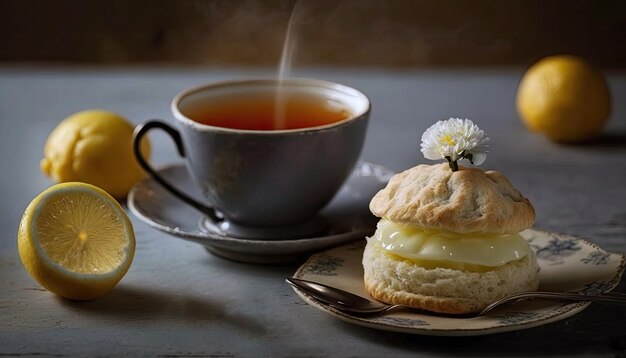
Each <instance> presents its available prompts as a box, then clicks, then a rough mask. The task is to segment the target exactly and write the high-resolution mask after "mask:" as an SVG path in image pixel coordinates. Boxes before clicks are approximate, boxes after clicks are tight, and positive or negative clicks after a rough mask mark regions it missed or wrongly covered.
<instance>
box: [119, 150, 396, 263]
mask: <svg viewBox="0 0 626 358" xmlns="http://www.w3.org/2000/svg"><path fill="white" fill-rule="evenodd" d="M159 174H161V175H163V176H164V178H165V179H169V180H170V182H172V183H176V184H177V186H178V187H180V188H182V189H183V190H184V191H185V192H187V193H188V194H189V195H191V196H193V197H195V198H197V199H198V200H202V195H201V193H200V192H199V190H198V189H197V188H196V186H195V185H194V183H193V182H192V180H191V178H190V177H189V175H188V173H187V170H186V168H185V167H184V165H182V164H181V165H176V166H170V167H166V168H163V169H161V170H159ZM393 174H394V173H393V172H392V171H391V170H389V169H387V168H384V167H382V166H379V165H376V164H372V163H367V162H361V163H359V164H358V165H357V167H356V168H355V170H354V172H353V173H352V175H351V176H350V178H348V180H347V181H346V183H345V184H344V185H343V187H342V188H341V190H340V191H339V193H337V195H336V196H335V198H334V199H333V200H332V201H331V202H330V203H329V204H328V205H327V206H326V208H324V209H323V210H322V211H321V212H320V215H319V216H320V217H319V218H318V219H319V220H324V221H326V222H327V223H328V229H327V230H325V232H324V233H322V234H319V235H317V236H314V237H308V238H294V239H290V238H289V237H288V235H284V236H283V237H285V239H281V240H266V239H251V238H245V239H244V238H238V237H232V236H228V235H220V234H217V233H215V232H211V230H207V229H206V223H205V220H204V219H205V218H204V217H203V216H202V214H200V213H199V212H198V211H196V210H195V209H194V208H192V207H190V206H188V205H187V204H185V203H183V202H182V201H180V200H179V199H177V198H176V197H175V196H173V195H171V194H170V193H169V192H167V191H165V190H164V189H163V188H162V187H161V186H159V184H157V183H156V182H155V181H154V180H153V179H151V178H147V179H145V180H143V181H141V182H139V183H137V184H135V186H134V187H133V188H132V189H131V190H130V192H129V194H128V207H129V209H130V211H131V212H132V213H133V214H135V215H136V216H137V217H138V218H139V219H140V220H142V221H143V222H145V223H147V224H148V225H150V226H152V227H155V228H157V229H159V230H161V231H164V232H167V233H169V234H172V235H174V236H177V237H180V238H182V239H185V240H189V241H193V242H196V243H199V244H201V245H204V246H205V247H206V248H207V250H209V251H210V252H211V253H213V254H216V255H218V256H221V257H224V258H227V259H230V260H235V261H242V262H250V263H277V262H286V261H292V260H294V259H296V258H297V257H298V256H300V255H302V254H305V253H309V252H313V251H318V250H321V249H325V248H328V247H331V246H335V245H338V244H341V243H344V242H347V241H351V240H355V239H358V238H362V237H365V236H367V235H370V234H372V233H373V231H374V228H375V224H376V221H377V219H376V218H375V217H374V216H372V214H371V213H370V212H369V209H368V205H369V201H370V200H371V198H372V196H374V194H375V193H376V192H377V191H378V190H380V189H381V188H382V187H384V186H385V185H386V183H387V181H389V179H390V178H391V176H392V175H393Z"/></svg>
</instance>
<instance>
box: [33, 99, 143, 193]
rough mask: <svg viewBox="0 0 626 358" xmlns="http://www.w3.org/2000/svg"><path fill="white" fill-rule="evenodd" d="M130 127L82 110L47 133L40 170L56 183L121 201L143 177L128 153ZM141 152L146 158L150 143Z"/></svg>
mask: <svg viewBox="0 0 626 358" xmlns="http://www.w3.org/2000/svg"><path fill="white" fill-rule="evenodd" d="M133 130H134V127H133V126H132V125H131V124H130V123H129V122H128V120H126V119H125V118H124V117H122V116H120V115H118V114H116V113H113V112H109V111H105V110H86V111H81V112H78V113H75V114H72V115H71V116H69V117H67V118H66V119H64V120H63V121H61V123H59V125H58V126H57V127H56V128H55V129H54V130H53V131H52V133H50V136H49V137H48V140H47V141H46V145H45V147H44V158H43V159H42V160H41V162H40V168H41V170H42V171H43V172H44V173H45V174H46V175H48V176H49V177H51V178H53V179H54V180H55V181H56V182H71V181H72V182H73V181H77V182H84V183H89V184H92V185H95V186H97V187H100V188H102V189H104V190H105V191H106V192H108V193H109V194H110V195H111V196H113V197H115V198H117V199H122V198H124V197H125V196H126V194H127V193H128V190H130V188H131V186H132V185H133V184H134V183H135V182H137V181H138V180H140V179H142V178H143V177H144V176H145V173H144V172H143V170H142V169H141V167H139V164H137V162H136V160H135V157H134V156H133V152H132V134H133ZM141 151H142V153H143V154H144V156H146V158H149V157H150V143H149V142H148V140H147V139H146V140H144V141H143V142H142V143H141Z"/></svg>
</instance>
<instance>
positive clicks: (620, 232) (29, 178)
mask: <svg viewBox="0 0 626 358" xmlns="http://www.w3.org/2000/svg"><path fill="white" fill-rule="evenodd" d="M249 75H255V76H258V75H261V76H263V75H265V76H271V75H272V72H271V71H261V70H259V71H253V70H250V69H248V70H244V71H236V70H232V69H231V70H224V71H221V70H218V69H215V68H208V69H206V70H198V69H195V70H189V71H187V70H173V69H159V68H153V69H137V70H134V69H119V70H114V69H109V70H99V69H77V70H76V69H69V68H65V69H63V68H62V69H33V68H27V69H19V68H2V69H0V153H2V154H1V155H0V168H2V169H1V175H0V194H1V200H0V227H1V228H2V235H0V292H2V295H1V296H0V322H2V324H0V356H22V355H25V356H29V355H38V356H74V355H83V356H93V355H115V356H162V357H205V356H206V357H239V356H381V355H382V356H403V355H405V356H415V355H420V356H455V355H460V356H470V355H481V356H511V355H513V356H533V357H535V356H554V355H559V356H569V355H582V356H625V355H626V328H624V327H625V326H624V322H626V320H625V319H626V309H624V307H619V306H609V305H601V304H593V305H592V306H591V307H590V308H588V309H587V310H585V311H584V312H582V313H580V314H578V315H576V316H574V317H571V318H570V319H567V320H564V321H561V322H557V323H553V324H549V325H546V326H543V327H539V328H535V329H529V330H524V331H518V332H512V333H505V334H499V335H494V336H485V337H474V338H434V337H420V336H412V335H404V334H395V333H390V332H382V331H375V330H370V329H366V328H361V327H355V326H352V325H349V324H346V323H343V322H340V321H338V320H336V319H334V318H331V317H329V316H327V315H324V314H322V313H320V312H319V311H317V310H315V309H313V308H311V307H308V306H306V305H305V304H304V303H303V302H302V301H300V299H298V298H297V297H296V295H295V294H294V293H293V292H292V290H291V289H290V288H289V287H288V286H287V285H286V284H285V283H284V278H285V277H286V276H289V275H291V274H292V273H293V272H294V271H295V270H296V268H297V266H298V263H294V264H287V265H277V266H255V265H247V264H239V263H234V262H230V261H226V260H223V259H220V258H217V257H215V256H212V255H209V254H208V253H207V252H206V251H205V250H204V249H203V248H202V247H200V246H198V245H195V244H192V243H188V242H185V241H182V240H178V239H176V238H174V237H170V236H168V235H166V234H163V233H161V232H158V231H156V230H154V229H152V228H150V227H148V226H147V225H145V224H144V223H142V222H140V221H139V220H137V219H136V218H134V217H132V219H133V223H134V225H135V230H136V234H137V252H136V257H135V261H134V263H133V266H132V267H131V269H130V271H129V272H128V274H127V275H126V277H125V278H124V279H123V280H122V281H121V282H120V284H119V285H118V286H117V287H116V288H115V289H114V290H113V291H112V292H111V293H110V294H109V295H107V296H105V297H103V298H102V299H99V300H96V301H93V302H86V303H79V302H71V301H67V300H63V299H59V298H57V297H55V296H53V295H52V294H50V293H48V292H46V291H44V290H42V289H41V288H40V286H39V285H38V284H36V283H35V282H34V281H33V280H31V278H30V277H29V276H28V275H27V273H26V272H25V270H24V269H23V268H22V266H21V263H20V261H19V258H18V255H17V249H16V244H15V237H16V231H17V225H18V222H19V219H20V217H21V214H22V211H23V209H24V208H25V207H26V205H27V204H28V202H29V201H30V200H31V199H32V198H33V197H34V196H35V195H36V194H37V193H39V192H40V191H41V190H43V189H44V188H46V187H47V186H48V185H50V182H49V181H48V180H47V179H46V178H45V177H44V176H43V175H42V174H41V173H40V172H39V169H38V162H39V159H40V157H41V153H42V147H43V143H44V141H45V139H46V137H47V135H48V133H49V132H50V131H51V130H52V128H53V127H54V126H55V125H56V123H57V122H58V121H59V120H60V119H62V118H64V117H65V116H67V115H68V114H70V113H72V112H74V111H77V110H81V109H86V108H106V109H110V110H114V111H117V112H120V113H122V114H123V115H125V116H127V117H129V118H131V119H132V120H133V121H134V122H140V121H143V120H146V119H150V118H164V119H167V120H171V119H172V116H171V114H170V113H169V101H170V99H171V97H172V96H173V95H175V94H176V93H177V92H178V91H180V90H181V89H183V88H185V87H189V86H192V85H196V84H201V83H204V82H208V81H215V80H219V79H231V78H235V77H244V76H249ZM297 75H301V76H311V77H319V78H325V79H330V80H335V81H339V82H343V83H346V84H348V85H352V86H354V87H357V88H359V89H361V90H363V91H364V92H365V93H366V94H367V95H368V96H369V97H370V98H371V100H372V102H373V116H372V122H371V126H370V128H369V132H368V137H367V142H366V147H365V150H364V152H363V158H364V159H365V160H368V161H372V162H375V163H379V164H383V165H386V166H388V167H390V168H392V169H394V170H402V169H404V168H407V167H409V166H412V165H414V164H416V163H419V162H424V160H423V159H422V157H421V154H420V153H419V150H418V147H419V139H420V135H421V133H422V131H423V130H424V129H425V128H426V127H427V126H429V125H430V124H431V123H432V122H434V121H435V120H437V119H442V118H447V117H449V116H462V117H469V118H471V119H473V120H475V121H476V122H477V123H478V124H479V125H480V126H481V127H482V128H483V129H484V130H485V131H486V132H487V133H488V135H489V136H490V137H491V138H492V140H491V153H490V154H489V157H488V159H487V162H486V163H485V165H484V167H486V168H490V169H497V170H500V171H502V172H504V173H505V174H506V175H507V176H508V177H509V178H510V179H511V180H512V182H513V183H514V184H515V185H516V186H517V187H518V188H519V189H520V190H521V191H522V192H523V193H525V194H526V196H528V197H529V198H530V199H531V201H532V202H533V204H534V205H535V208H536V210H537V217H538V218H537V225H536V226H537V227H539V228H543V229H547V230H553V231H558V232H565V233H569V234H574V235H578V236H582V237H586V238H588V239H590V240H592V241H594V242H596V243H598V244H599V245H601V246H602V247H604V248H605V249H607V250H611V251H621V252H625V251H626V189H625V188H624V184H625V183H626V179H625V178H626V103H625V101H624V100H625V99H626V76H625V75H623V74H612V75H609V83H610V86H611V90H612V94H613V99H614V111H613V114H612V118H611V122H610V124H609V126H608V127H607V131H606V135H605V136H604V137H603V138H601V139H599V140H598V141H596V142H593V143H591V144H587V145H583V146H561V145H556V144H552V143H550V142H548V141H547V140H545V139H544V138H542V137H540V136H537V135H534V134H531V133H529V132H528V131H526V130H525V129H524V128H523V126H522V124H521V122H520V121H519V120H518V118H517V115H516V112H515V109H514V96H515V92H516V88H517V83H518V80H519V77H520V76H521V70H507V71H486V72H485V71H482V72H472V71H469V72H466V71H446V72H437V71H435V72H375V71H358V72H350V71H343V70H334V71H331V70H313V69H310V70H308V71H303V72H300V73H297ZM152 140H153V144H154V148H155V150H154V158H155V161H156V163H157V164H165V163H170V162H176V161H178V159H177V157H176V155H175V154H174V148H173V145H172V144H171V143H170V141H169V140H168V139H167V138H166V137H161V136H158V135H157V136H154V137H152ZM618 290H620V291H622V292H626V285H624V283H622V284H621V285H620V287H619V288H618Z"/></svg>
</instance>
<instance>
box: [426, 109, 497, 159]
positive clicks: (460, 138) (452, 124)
mask: <svg viewBox="0 0 626 358" xmlns="http://www.w3.org/2000/svg"><path fill="white" fill-rule="evenodd" d="M488 141H489V137H487V136H486V135H485V132H484V131H483V130H482V129H480V128H478V126H477V125H475V124H474V122H472V121H471V120H469V119H460V118H450V119H448V120H446V121H438V122H437V123H435V124H433V125H432V126H430V128H428V129H427V130H426V131H425V132H424V134H422V144H421V148H422V149H421V150H422V153H423V154H424V157H425V158H426V159H430V160H439V159H446V160H447V161H448V162H449V163H450V168H452V170H453V171H456V170H458V165H457V163H456V162H457V160H459V159H462V158H465V159H467V160H469V161H470V162H471V163H472V164H474V165H480V164H482V163H483V162H484V161H485V159H486V158H487V148H488V147H489V145H488V144H487V142H488Z"/></svg>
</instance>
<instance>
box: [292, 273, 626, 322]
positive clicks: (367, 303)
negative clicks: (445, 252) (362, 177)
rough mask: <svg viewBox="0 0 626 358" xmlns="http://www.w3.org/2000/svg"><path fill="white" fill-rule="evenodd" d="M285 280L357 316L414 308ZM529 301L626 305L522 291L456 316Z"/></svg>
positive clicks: (605, 297)
mask: <svg viewBox="0 0 626 358" xmlns="http://www.w3.org/2000/svg"><path fill="white" fill-rule="evenodd" d="M286 281H287V283H288V284H290V285H292V286H294V287H296V288H298V289H300V290H302V291H303V292H305V293H306V294H308V295H310V296H311V297H313V298H315V299H317V300H319V301H322V302H324V303H326V304H327V305H329V306H331V307H334V308H336V309H338V310H340V311H344V312H349V313H357V314H381V313H385V312H388V311H390V310H393V309H396V308H407V309H412V308H410V307H407V306H404V305H389V304H385V303H381V302H378V301H372V300H369V299H367V298H364V297H361V296H357V295H355V294H353V293H350V292H347V291H344V290H341V289H338V288H335V287H330V286H327V285H324V284H321V283H317V282H313V281H307V280H301V279H298V278H287V279H286ZM530 298H546V299H551V300H565V301H597V302H610V303H621V304H626V294H623V293H611V292H605V293H603V294H599V295H587V294H583V293H569V292H523V293H518V294H515V295H512V296H508V297H505V298H502V299H500V300H497V301H495V302H493V303H491V304H490V305H488V306H487V307H485V308H484V309H483V310H482V311H480V312H478V313H471V314H460V315H454V316H461V317H476V316H482V315H484V314H486V313H487V312H489V311H491V310H493V309H494V308H496V307H498V306H500V305H503V304H505V303H509V302H520V301H524V300H527V299H530Z"/></svg>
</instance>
